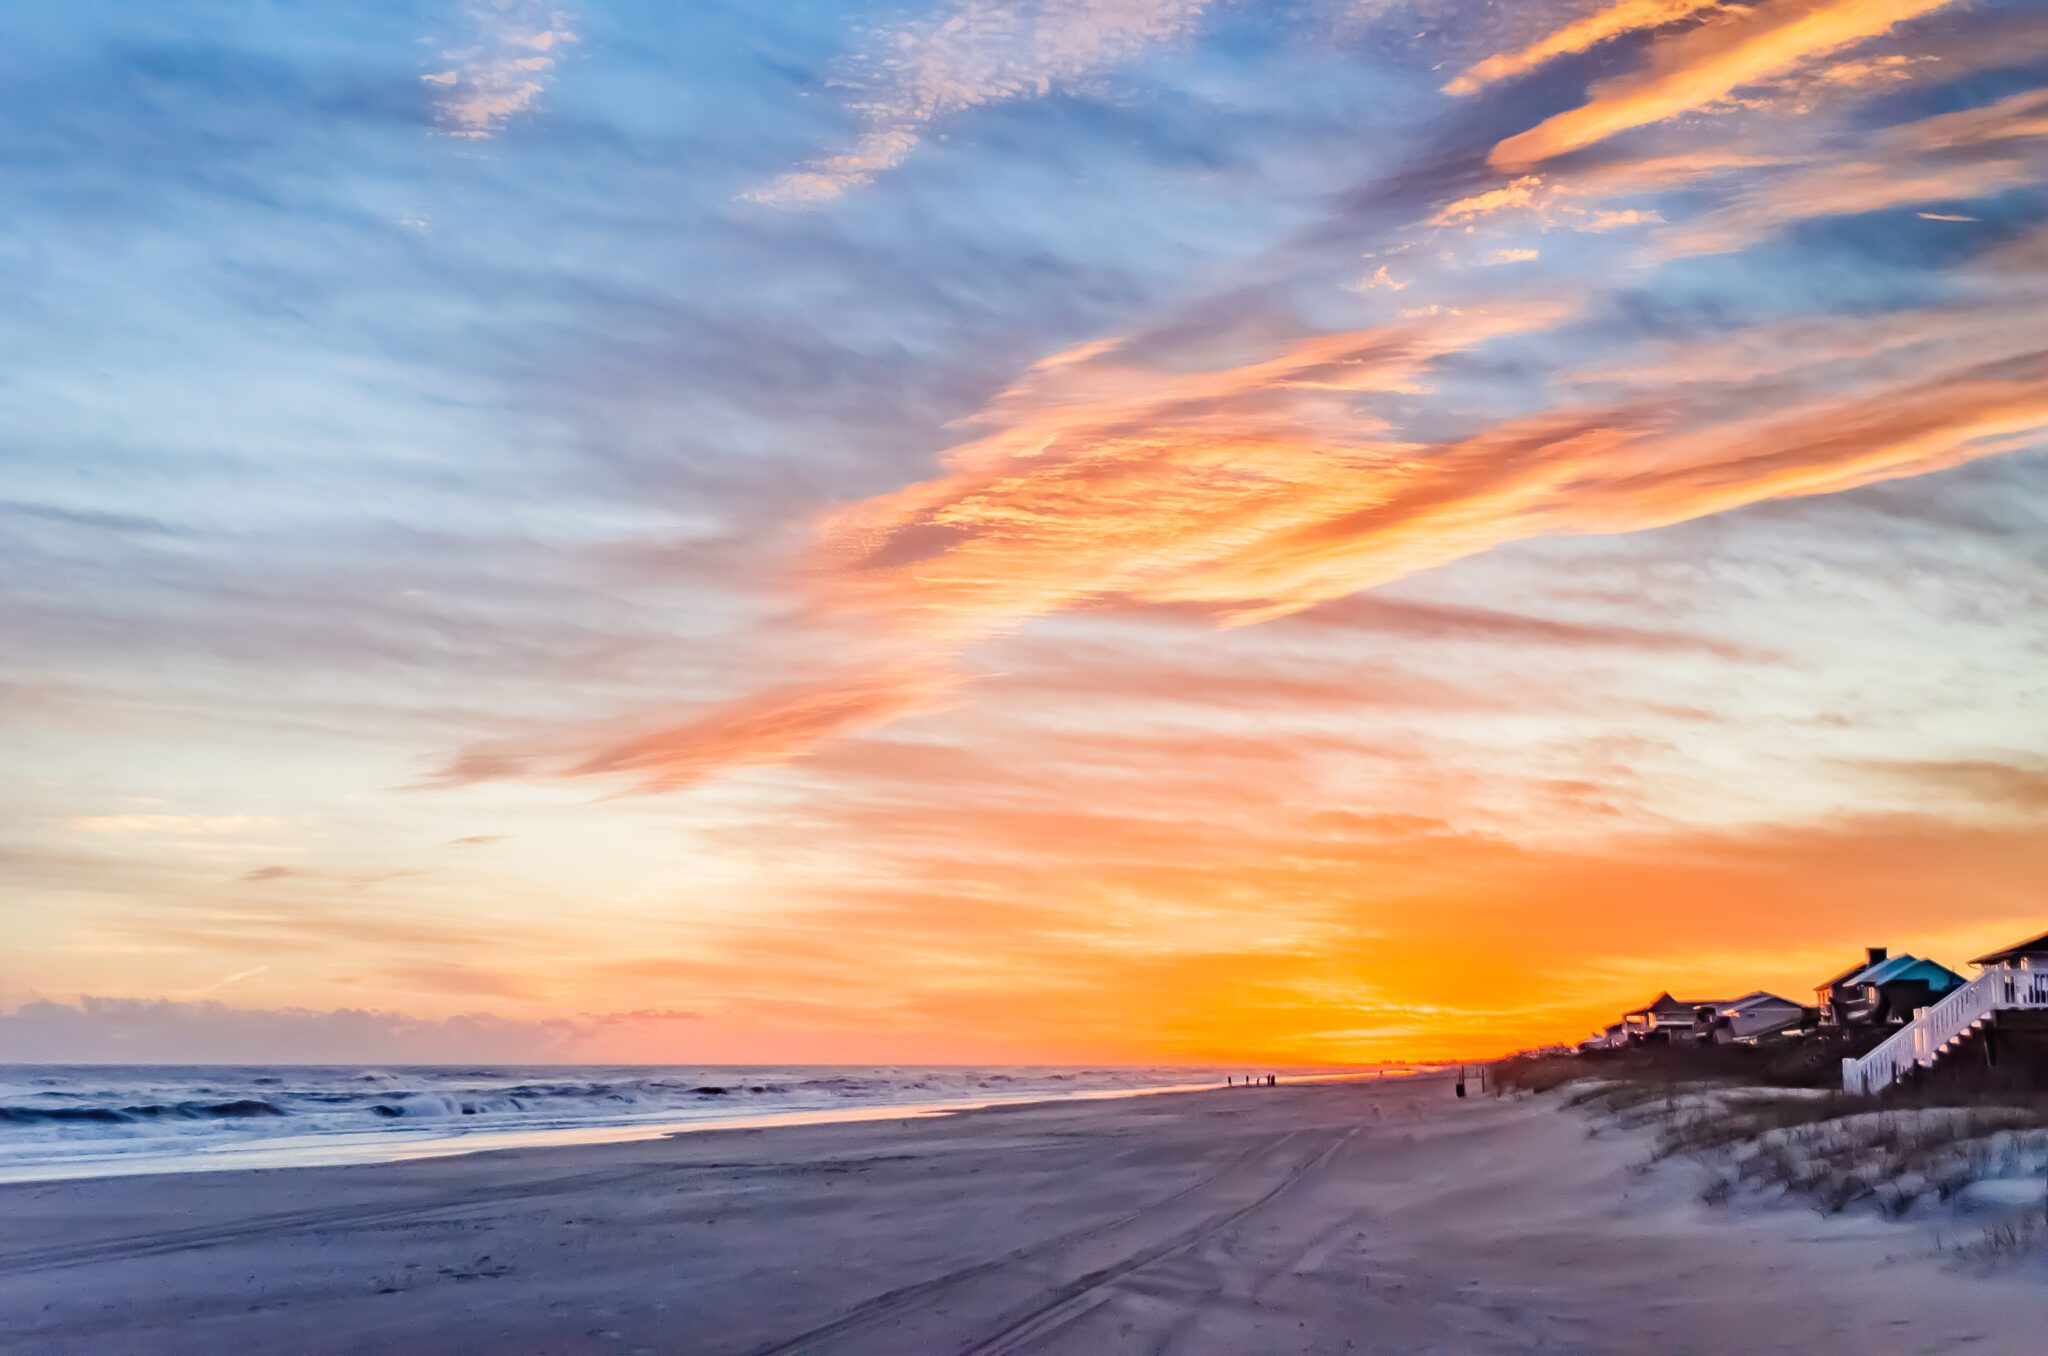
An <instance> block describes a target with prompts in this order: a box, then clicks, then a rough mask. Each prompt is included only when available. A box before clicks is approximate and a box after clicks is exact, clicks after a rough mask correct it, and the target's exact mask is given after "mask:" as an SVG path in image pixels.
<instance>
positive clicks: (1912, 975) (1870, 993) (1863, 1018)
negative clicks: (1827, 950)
mask: <svg viewBox="0 0 2048 1356" xmlns="http://www.w3.org/2000/svg"><path fill="white" fill-rule="evenodd" d="M1962 983H1963V977H1962V976H1961V975H1959V974H1957V973H1956V972H1955V971H1953V970H1951V969H1949V968H1948V967H1947V966H1946V965H1941V964H1939V963H1937V962H1935V961H1931V960H1923V959H1921V958H1920V957H1918V956H1911V955H1902V956H1894V955H1892V954H1890V952H1889V951H1888V950H1887V949H1886V948H1884V947H1881V946H1873V947H1871V948H1869V950H1868V951H1867V952H1866V953H1865V956H1864V960H1863V963H1862V964H1860V965H1852V966H1850V967H1849V968H1848V969H1846V970H1844V971H1842V973H1840V974H1838V975H1836V976H1834V977H1833V978H1831V979H1828V980H1826V981H1824V982H1822V983H1821V984H1819V985H1817V986H1815V988H1814V999H1815V1003H1814V1006H1815V1007H1817V1008H1818V1009H1819V1010H1820V1023H1821V1025H1822V1026H1826V1027H1834V1028H1836V1029H1838V1030H1849V1029H1852V1028H1866V1029H1867V1028H1869V1027H1873V1026H1897V1025H1900V1024H1902V1023H1904V1022H1908V1021H1911V1020H1912V1017H1913V1013H1914V1011H1915V1010H1917V1009H1919V1008H1924V1007H1931V1006H1933V1005H1934V1004H1935V1003H1938V1002H1940V1001H1941V999H1942V998H1943V997H1944V996H1946V995H1947V994H1948V993H1949V992H1950V991H1952V990H1954V989H1957V988H1960V987H1961V986H1962Z"/></svg>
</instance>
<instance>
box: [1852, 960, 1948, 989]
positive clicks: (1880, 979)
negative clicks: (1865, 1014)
mask: <svg viewBox="0 0 2048 1356" xmlns="http://www.w3.org/2000/svg"><path fill="white" fill-rule="evenodd" d="M1922 967H1925V968H1927V969H1930V970H1934V971H1936V972H1938V973H1940V974H1942V975H1945V976H1947V977H1948V978H1950V979H1954V980H1961V979H1962V976H1961V975H1959V974H1957V973H1956V972H1955V971H1953V970H1951V969H1949V968H1948V967H1947V966H1946V965H1943V964H1942V963H1941V962H1939V961H1931V960H1925V959H1923V958H1921V957H1919V956H1893V957H1892V958H1891V959H1890V960H1888V961H1879V962H1878V963H1877V964H1876V965H1873V966H1871V967H1870V968H1869V969H1867V970H1865V971H1864V972H1863V973H1862V974H1860V975H1857V976H1856V977H1855V979H1853V980H1851V981H1850V982H1851V983H1854V984H1889V983H1891V982H1892V981H1893V980H1895V979H1904V978H1906V977H1907V976H1908V975H1910V974H1911V973H1912V972H1913V971H1915V970H1918V969H1921V968H1922Z"/></svg>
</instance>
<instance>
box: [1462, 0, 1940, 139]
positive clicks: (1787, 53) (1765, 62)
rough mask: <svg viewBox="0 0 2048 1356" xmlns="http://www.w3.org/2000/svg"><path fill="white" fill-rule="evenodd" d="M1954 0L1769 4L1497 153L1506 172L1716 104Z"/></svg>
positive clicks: (1679, 47) (1656, 47)
mask: <svg viewBox="0 0 2048 1356" xmlns="http://www.w3.org/2000/svg"><path fill="white" fill-rule="evenodd" d="M1952 2H1953V0H1765V3H1762V4H1757V5H1753V6H1751V7H1749V8H1748V9H1745V10H1742V11H1740V12H1739V13H1737V14H1735V15H1733V16H1731V17H1730V18H1729V19H1727V20H1726V21H1724V22H1720V23H1715V24H1710V25H1707V26H1705V27H1703V28H1699V29H1696V30H1694V31H1691V32H1688V33H1683V34H1679V35H1677V36H1674V37H1670V38H1666V39H1664V40H1662V41H1661V42H1658V43H1655V44H1653V45H1652V47H1651V49H1650V56H1649V64H1648V68H1647V69H1646V70H1644V71H1641V72H1639V73H1636V74H1633V75H1626V76H1620V77H1617V78H1616V79H1613V80H1609V81H1604V82H1602V83H1601V84H1599V85H1597V86H1595V87H1594V89H1593V92H1592V96H1591V97H1590V98H1588V99H1587V100H1586V102H1584V103H1583V104H1580V105H1579V106H1578V107H1576V108H1573V109H1569V110H1567V111H1565V112H1563V113H1559V114H1557V115H1555V116H1554V117H1551V118H1548V119H1546V120H1544V121H1543V122H1541V123H1539V124H1538V125H1537V126H1535V127H1532V128H1530V129H1529V130H1528V131H1526V132H1518V133H1516V134H1515V135H1514V136H1511V137H1508V138H1506V139H1505V140H1503V141H1502V142H1500V144H1499V145H1497V146H1495V147H1494V148H1493V153H1492V156H1491V157H1490V158H1491V160H1492V163H1493V164H1494V165H1495V166H1496V167H1497V168H1499V169H1503V170H1508V171H1511V172H1512V171H1518V170H1525V169H1527V168H1529V167H1531V166H1533V165H1537V164H1541V163H1542V162H1543V161H1546V160H1550V159H1553V158H1555V157H1557V156H1560V155H1564V154H1565V153H1567V152H1569V151H1576V150H1581V149H1583V148H1585V147H1587V146H1592V145H1595V144H1597V143H1599V142H1602V141H1605V140H1606V139H1607V138H1609V137H1612V136H1615V135H1617V134H1619V133H1621V132H1626V131H1630V130H1632V129H1634V128H1638V127H1645V126H1648V125H1650V124H1652V123H1658V122H1663V121H1666V120H1667V119H1670V118H1675V117H1677V116H1679V115H1680V114H1683V113H1690V112H1693V111H1694V110H1696V109H1702V108H1707V107H1710V106H1712V105H1713V104H1715V103H1717V102H1719V101H1720V100H1722V99H1725V98H1727V97H1728V96H1729V95H1731V94H1733V93H1734V92H1735V91H1736V90H1738V89H1740V88H1742V87H1743V86H1745V85H1753V84H1755V83H1757V82H1759V81H1762V80H1765V79H1768V78H1770V77H1773V76H1776V75H1779V74H1781V73H1783V72H1785V71H1787V70H1790V69H1793V68H1795V67H1797V66H1799V65H1801V64H1803V63H1805V62H1809V61H1812V60H1814V59H1815V58H1818V57H1822V56H1827V55H1830V54H1832V53H1835V52H1839V51H1842V50H1843V49H1845V48H1849V47H1853V46H1855V45H1856V44H1857V43H1860V42H1865V41H1868V40H1869V39H1871V38H1874V37H1877V36H1879V35H1881V34H1884V33H1888V32H1890V31H1891V30H1892V29H1893V28H1894V27H1896V26H1897V25H1899V24H1901V23H1904V22H1906V21H1907V20H1909V19H1914V18H1917V17H1919V16H1920V15H1923V14H1931V13H1933V12H1934V11H1936V10H1939V9H1942V8H1944V7H1946V6H1947V5H1949V4H1950V3H1952Z"/></svg>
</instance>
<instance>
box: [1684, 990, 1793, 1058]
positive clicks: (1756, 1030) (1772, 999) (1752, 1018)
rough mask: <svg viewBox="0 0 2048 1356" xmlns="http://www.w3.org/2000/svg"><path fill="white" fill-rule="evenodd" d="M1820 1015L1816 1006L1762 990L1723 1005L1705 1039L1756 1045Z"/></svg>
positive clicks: (1733, 1043)
mask: <svg viewBox="0 0 2048 1356" xmlns="http://www.w3.org/2000/svg"><path fill="white" fill-rule="evenodd" d="M1815 1017H1816V1014H1815V1012H1814V1010H1813V1009H1812V1008H1809V1007H1807V1006H1805V1005H1804V1004H1802V1003H1795V1002H1793V1001H1792V1000H1791V999H1789V998H1780V997H1779V996H1778V995H1777V994H1774V993H1765V992H1764V991H1763V990H1761V989H1759V990H1757V991H1756V992H1755V993H1746V994H1744V995H1743V996H1742V997H1740V998H1737V999H1734V1000H1733V1001H1731V1002H1728V1003H1724V1004H1722V1005H1721V1008H1720V1011H1719V1012H1718V1013H1716V1015H1715V1018H1714V1024H1713V1027H1712V1030H1711V1032H1709V1033H1706V1034H1705V1035H1703V1039H1711V1040H1712V1041H1713V1042H1714V1043H1715V1044H1717V1045H1754V1044H1756V1043H1757V1042H1758V1041H1760V1040H1767V1039H1769V1038H1770V1037H1772V1036H1781V1035H1785V1034H1787V1033H1789V1032H1793V1031H1797V1030H1799V1029H1800V1028H1802V1027H1804V1026H1807V1025H1809V1024H1810V1023H1811V1022H1812V1021H1813V1020H1814V1019H1815Z"/></svg>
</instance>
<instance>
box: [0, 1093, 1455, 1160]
mask: <svg viewBox="0 0 2048 1356" xmlns="http://www.w3.org/2000/svg"><path fill="white" fill-rule="evenodd" d="M22 1067H33V1066H22ZM223 1067H237V1066H223ZM560 1067H562V1068H565V1069H574V1068H577V1067H579V1066H575V1065H563V1066H560ZM687 1067H695V1066H687ZM707 1067H711V1066H707ZM734 1067H744V1066H734ZM960 1067H963V1068H972V1067H974V1066H960ZM1048 1067H1050V1066H1048ZM1440 1072H1441V1071H1440V1070H1436V1069H1431V1068H1416V1067H1413V1066H1399V1067H1395V1068H1388V1069H1378V1070H1368V1071H1343V1072H1332V1073H1328V1074H1279V1075H1275V1077H1276V1078H1277V1079H1278V1086H1298V1085H1301V1084H1306V1083H1325V1082H1342V1081H1367V1082H1371V1081H1378V1080H1380V1079H1382V1078H1414V1077H1427V1076H1432V1075H1435V1074H1438V1073H1440ZM1234 1090H1235V1089H1233V1088H1231V1087H1229V1086H1227V1085H1224V1084H1217V1083H1174V1084H1161V1085H1158V1086H1147V1085H1138V1086H1133V1087H1125V1088H1088V1089H1077V1090H1075V1091H1072V1092H1047V1091H1045V1090H1043V1089H1037V1090H1033V1091H1030V1092H1023V1093H1018V1094H1015V1095H1010V1096H1003V1095H996V1096H988V1095H980V1096H971V1097H960V1098H944V1099H935V1100H929V1101H920V1102H900V1103H898V1102H876V1103H869V1104H866V1105H847V1106H837V1107H816V1108H797V1109H784V1110H777V1109H763V1110H758V1111H747V1110H736V1111H731V1112H726V1113H724V1114H720V1111H708V1112H705V1113H701V1114H697V1115H691V1116H687V1117H682V1116H676V1115H672V1114H662V1113H648V1114H647V1115H646V1116H644V1117H642V1118H640V1119H628V1118H622V1119H619V1120H614V1121H595V1120H594V1121H590V1122H584V1123H572V1124H558V1125H540V1126H529V1127H520V1126H500V1125H491V1126H479V1127H477V1128H474V1129H464V1128H461V1127H460V1126H459V1125H454V1126H449V1127H445V1128H444V1127H442V1126H438V1125H434V1126H428V1127H424V1128H421V1129H417V1130H415V1129H412V1128H410V1127H406V1128H387V1129H383V1130H364V1131H324V1132H308V1133H305V1134H301V1135H278V1136H275V1137H272V1138H268V1139H262V1140H255V1141H249V1142H241V1143H233V1142H230V1143H221V1144H208V1145H201V1146H198V1147H194V1148H188V1149H185V1150H183V1151H182V1152H179V1151H177V1149H176V1146H174V1145H169V1144H165V1145H162V1146H158V1145H156V1144H153V1143H151V1142H149V1141H143V1142H142V1143H143V1144H144V1146H145V1147H144V1148H142V1149H130V1150H127V1151H126V1152H120V1151H116V1152H110V1153H107V1154H104V1155H98V1156H95V1155H92V1154H90V1153H80V1154H78V1155H76V1156H74V1157H53V1158H47V1159H41V1160H29V1161H25V1162H20V1163H13V1162H8V1161H6V1160H5V1159H0V1186H4V1185H8V1184H17V1183H19V1184H29V1183H38V1182H69V1181H95V1180H99V1179H102V1178H132V1177H154V1176H162V1175H172V1174H178V1175H182V1174H187V1173H219V1172H259V1171H283V1170H291V1169H305V1168H333V1167H349V1166H358V1165H369V1164H377V1163H407V1162H415V1161H421V1160H430V1159H441V1158H454V1157H460V1156H466V1155H470V1154H481V1153H502V1152H507V1151H512V1150H524V1149H548V1148H565V1149H566V1148H575V1147H584V1146H595V1145H602V1144H632V1143H639V1142H642V1141H650V1140H661V1139H666V1138H670V1137H672V1136H678V1135H691V1134H701V1133H703V1132H706V1131H711V1130H746V1129H775V1128H794V1127H802V1126H823V1125H840V1124H860V1123H864V1122H869V1121H888V1120H914V1119H928V1118H934V1117H942V1116H953V1115H960V1114H964V1113H967V1112H971V1111H980V1110H986V1109H990V1108H998V1107H1009V1106H1031V1105H1037V1104H1040V1103H1047V1104H1055V1105H1057V1104H1066V1103H1078V1102H1091V1101H1113V1100H1120V1099H1123V1098H1129V1097H1154V1096H1161V1095H1165V1094H1169V1093H1192V1092H1207V1091H1216V1092H1229V1091H1234ZM1245 1091H1247V1092H1251V1091H1256V1089H1255V1088H1246V1089H1245ZM152 1148H158V1149H159V1151H158V1152H154V1153H152V1152H149V1150H150V1149H152Z"/></svg>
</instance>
